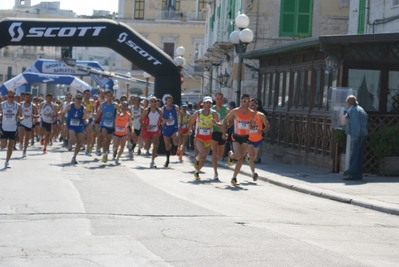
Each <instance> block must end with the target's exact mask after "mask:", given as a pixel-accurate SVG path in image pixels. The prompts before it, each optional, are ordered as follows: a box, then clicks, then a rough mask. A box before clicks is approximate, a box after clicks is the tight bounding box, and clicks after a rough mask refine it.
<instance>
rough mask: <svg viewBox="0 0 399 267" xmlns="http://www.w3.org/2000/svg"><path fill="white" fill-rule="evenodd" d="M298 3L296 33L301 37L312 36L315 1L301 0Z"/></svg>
mask: <svg viewBox="0 0 399 267" xmlns="http://www.w3.org/2000/svg"><path fill="white" fill-rule="evenodd" d="M298 3H299V4H298V19H297V21H298V24H297V32H296V35H297V36H299V37H310V36H312V15H313V12H312V11H313V1H312V0H299V1H298Z"/></svg>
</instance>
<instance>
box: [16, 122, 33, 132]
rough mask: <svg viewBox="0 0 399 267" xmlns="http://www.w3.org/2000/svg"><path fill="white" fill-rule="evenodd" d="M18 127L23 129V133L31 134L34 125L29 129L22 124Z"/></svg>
mask: <svg viewBox="0 0 399 267" xmlns="http://www.w3.org/2000/svg"><path fill="white" fill-rule="evenodd" d="M18 126H19V127H24V129H25V131H27V132H32V129H33V128H34V127H35V126H34V125H32V128H29V127H26V126H25V125H22V124H20V125H18Z"/></svg>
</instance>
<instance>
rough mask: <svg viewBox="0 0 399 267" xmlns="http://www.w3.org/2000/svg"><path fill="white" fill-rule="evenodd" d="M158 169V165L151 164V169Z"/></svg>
mask: <svg viewBox="0 0 399 267" xmlns="http://www.w3.org/2000/svg"><path fill="white" fill-rule="evenodd" d="M156 168H157V165H155V162H153V161H152V162H151V163H150V169H156Z"/></svg>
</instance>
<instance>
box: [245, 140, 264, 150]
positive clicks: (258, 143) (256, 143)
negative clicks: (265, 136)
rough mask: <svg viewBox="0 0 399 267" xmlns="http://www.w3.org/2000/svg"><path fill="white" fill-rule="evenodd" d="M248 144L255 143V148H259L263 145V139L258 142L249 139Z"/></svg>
mask: <svg viewBox="0 0 399 267" xmlns="http://www.w3.org/2000/svg"><path fill="white" fill-rule="evenodd" d="M248 145H253V146H254V148H259V147H260V146H261V145H262V139H260V140H259V141H256V142H254V141H251V140H248Z"/></svg>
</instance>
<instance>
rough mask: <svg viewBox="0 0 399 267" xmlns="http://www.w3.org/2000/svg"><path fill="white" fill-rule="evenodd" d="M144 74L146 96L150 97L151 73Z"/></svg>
mask: <svg viewBox="0 0 399 267" xmlns="http://www.w3.org/2000/svg"><path fill="white" fill-rule="evenodd" d="M143 76H144V78H145V91H144V97H148V81H149V80H150V78H151V74H149V73H147V72H143Z"/></svg>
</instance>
